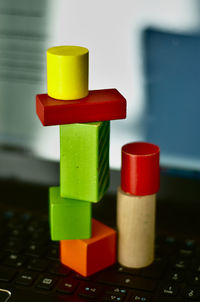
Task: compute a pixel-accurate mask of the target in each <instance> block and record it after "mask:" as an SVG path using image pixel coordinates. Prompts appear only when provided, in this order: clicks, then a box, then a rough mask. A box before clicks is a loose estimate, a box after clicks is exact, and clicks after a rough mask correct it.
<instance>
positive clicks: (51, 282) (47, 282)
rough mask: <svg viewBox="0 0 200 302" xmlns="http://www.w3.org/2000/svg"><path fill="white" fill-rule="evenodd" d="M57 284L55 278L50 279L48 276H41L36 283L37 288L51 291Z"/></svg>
mask: <svg viewBox="0 0 200 302" xmlns="http://www.w3.org/2000/svg"><path fill="white" fill-rule="evenodd" d="M56 282H57V278H52V277H50V276H43V277H42V278H41V279H40V281H39V282H38V283H37V286H36V287H37V288H40V289H44V290H51V289H52V288H53V287H54V286H55V284H56Z"/></svg>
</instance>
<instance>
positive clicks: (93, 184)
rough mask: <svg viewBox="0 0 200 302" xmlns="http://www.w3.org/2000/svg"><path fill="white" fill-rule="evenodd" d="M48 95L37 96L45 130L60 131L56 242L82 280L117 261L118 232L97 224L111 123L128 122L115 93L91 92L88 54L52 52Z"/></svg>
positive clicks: (53, 194)
mask: <svg viewBox="0 0 200 302" xmlns="http://www.w3.org/2000/svg"><path fill="white" fill-rule="evenodd" d="M47 90H48V93H47V94H39V95H37V96H36V112H37V115H38V117H39V119H40V121H41V122H42V124H43V125H44V126H51V125H60V187H51V188H50V189H49V218H50V231H51V239H52V240H59V241H60V260H61V262H62V263H63V264H64V265H67V266H69V267H70V268H72V269H74V270H75V271H77V272H78V273H80V274H82V275H83V276H88V275H91V274H93V273H95V272H97V271H99V270H101V269H103V268H106V267H107V266H109V265H112V264H113V263H114V262H115V260H116V232H115V230H113V229H111V228H110V227H108V226H105V225H104V224H102V223H100V222H98V221H96V220H95V219H92V203H95V202H99V201H100V200H101V198H102V197H103V196H104V194H105V192H106V190H107V189H108V186H109V140H110V120H114V119H122V118H125V117H126V100H125V99H124V97H123V96H122V95H121V94H120V93H119V92H118V91H117V90H116V89H105V90H93V91H88V49H86V48H84V47H79V46H58V47H53V48H50V49H48V50H47Z"/></svg>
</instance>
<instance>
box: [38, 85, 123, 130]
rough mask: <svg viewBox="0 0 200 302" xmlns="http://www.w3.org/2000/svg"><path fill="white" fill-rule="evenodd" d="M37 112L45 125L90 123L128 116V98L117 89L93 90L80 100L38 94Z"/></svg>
mask: <svg viewBox="0 0 200 302" xmlns="http://www.w3.org/2000/svg"><path fill="white" fill-rule="evenodd" d="M36 113H37V115H38V117H39V119H40V121H41V123H42V124H43V126H52V125H64V124H72V123H90V122H100V121H110V120H117V119H124V118H126V100H125V98H124V97H123V96H122V95H121V94H120V93H119V91H118V90H117V89H103V90H91V91H89V95H88V96H87V97H85V98H83V99H79V100H69V101H61V100H55V99H53V98H51V97H50V96H48V94H38V95H37V96H36Z"/></svg>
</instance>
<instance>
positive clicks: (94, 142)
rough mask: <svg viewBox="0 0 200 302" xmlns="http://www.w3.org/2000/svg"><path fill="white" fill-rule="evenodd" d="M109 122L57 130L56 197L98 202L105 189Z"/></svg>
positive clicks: (76, 125) (64, 127)
mask: <svg viewBox="0 0 200 302" xmlns="http://www.w3.org/2000/svg"><path fill="white" fill-rule="evenodd" d="M109 141H110V121H105V122H95V123H84V124H70V125H61V126H60V194H61V196H62V197H67V198H73V199H80V200H86V201H91V202H98V201H99V200H100V199H101V198H102V197H103V195H104V194H105V192H106V190H107V189H108V186H109V180H110V172H109Z"/></svg>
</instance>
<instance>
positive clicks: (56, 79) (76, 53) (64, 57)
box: [47, 46, 89, 100]
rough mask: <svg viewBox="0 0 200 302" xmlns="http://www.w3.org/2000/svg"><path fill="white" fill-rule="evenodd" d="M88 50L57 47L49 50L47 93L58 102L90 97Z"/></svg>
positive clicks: (74, 47)
mask: <svg viewBox="0 0 200 302" xmlns="http://www.w3.org/2000/svg"><path fill="white" fill-rule="evenodd" d="M88 53H89V51H88V49H87V48H84V47H80V46H56V47H52V48H49V49H48V50H47V91H48V95H49V96H50V97H52V98H54V99H58V100H75V99H81V98H84V97H86V96H87V95H88Z"/></svg>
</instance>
